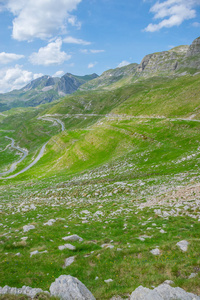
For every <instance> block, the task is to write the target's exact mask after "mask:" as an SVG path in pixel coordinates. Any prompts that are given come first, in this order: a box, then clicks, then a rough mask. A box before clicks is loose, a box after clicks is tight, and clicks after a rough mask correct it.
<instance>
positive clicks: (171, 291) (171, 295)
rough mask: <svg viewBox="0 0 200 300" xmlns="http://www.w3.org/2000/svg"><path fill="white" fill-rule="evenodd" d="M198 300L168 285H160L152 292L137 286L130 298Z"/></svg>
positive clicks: (142, 299) (190, 294) (135, 299)
mask: <svg viewBox="0 0 200 300" xmlns="http://www.w3.org/2000/svg"><path fill="white" fill-rule="evenodd" d="M170 299H173V300H180V299H181V300H200V297H199V296H196V295H194V294H192V293H187V292H186V291H184V290H183V289H181V288H179V287H176V288H173V287H171V286H170V285H168V284H166V283H165V284H161V285H159V286H158V287H156V288H154V289H153V290H151V289H148V288H145V287H143V286H139V287H138V288H137V289H136V290H135V291H134V292H133V293H132V294H131V297H130V300H170Z"/></svg>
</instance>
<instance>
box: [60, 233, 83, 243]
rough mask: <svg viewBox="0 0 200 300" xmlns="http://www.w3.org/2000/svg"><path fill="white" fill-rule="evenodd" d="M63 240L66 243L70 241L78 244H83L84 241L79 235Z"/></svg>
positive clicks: (66, 237)
mask: <svg viewBox="0 0 200 300" xmlns="http://www.w3.org/2000/svg"><path fill="white" fill-rule="evenodd" d="M62 239H63V240H64V241H70V242H76V241H79V242H82V241H83V239H82V238H81V237H80V236H78V235H77V234H73V235H69V236H65V237H63V238H62Z"/></svg>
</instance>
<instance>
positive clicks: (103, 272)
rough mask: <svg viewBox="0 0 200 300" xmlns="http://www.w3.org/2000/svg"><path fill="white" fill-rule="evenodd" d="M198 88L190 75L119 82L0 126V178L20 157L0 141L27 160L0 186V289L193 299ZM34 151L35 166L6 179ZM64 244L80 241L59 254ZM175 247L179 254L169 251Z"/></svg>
mask: <svg viewBox="0 0 200 300" xmlns="http://www.w3.org/2000/svg"><path fill="white" fill-rule="evenodd" d="M199 81H200V75H199V74H198V75H195V76H192V75H186V76H182V77H171V78H170V77H152V78H148V79H146V80H144V79H143V80H138V81H137V82H135V83H131V82H130V80H127V81H126V79H124V81H123V85H122V86H120V84H119V85H118V86H117V87H115V89H110V90H102V89H99V90H93V91H77V92H76V93H74V94H72V95H70V96H66V97H65V98H63V99H61V100H60V101H56V102H52V103H49V104H45V105H42V106H38V107H32V108H31V107H30V108H13V109H11V110H9V111H5V112H3V115H0V145H1V146H0V159H1V164H0V173H3V172H5V171H7V170H9V169H10V167H11V165H12V163H13V162H16V161H18V160H19V159H20V157H21V154H20V152H19V151H18V150H16V149H13V148H12V147H10V140H8V139H6V138H5V137H6V136H8V137H10V138H13V139H14V140H15V145H17V146H18V147H21V148H23V149H27V150H28V155H27V156H26V158H25V159H24V160H22V162H20V163H19V164H17V166H16V168H15V170H14V171H13V172H11V173H10V174H6V175H2V177H0V286H2V287H3V286H5V285H9V286H11V287H22V286H23V285H27V286H31V287H38V288H42V289H43V290H49V287H50V285H51V283H52V282H53V281H54V280H55V279H56V278H57V277H59V276H60V275H64V274H66V275H71V276H74V277H77V278H78V279H79V280H80V281H81V282H83V283H84V284H85V285H86V286H87V288H88V289H89V290H90V291H91V292H92V294H93V295H94V296H95V298H96V299H110V298H111V297H112V296H114V295H120V296H121V297H122V298H127V296H128V295H129V294H131V292H132V291H133V290H134V289H135V288H137V287H138V286H139V285H143V286H145V287H149V288H151V287H153V286H157V285H159V284H161V283H163V282H164V281H165V280H167V279H170V280H173V282H174V285H173V286H179V287H182V288H184V289H185V290H186V291H189V292H193V293H196V294H198V295H200V289H199V274H200V273H199V271H200V258H199V246H200V242H199V241H200V240H199V237H200V206H199V204H200V185H199V179H200V175H199V160H200V106H199V103H200V101H199V94H200V93H199V92H200V90H199V89H200V85H199ZM41 117H43V118H41ZM45 117H46V118H52V119H53V120H52V121H49V120H45ZM38 118H39V119H38ZM56 119H59V120H60V121H62V122H63V124H64V125H65V130H64V131H61V125H60V124H59V123H58V122H56ZM46 142H47V145H46V148H45V152H44V154H43V155H42V157H41V158H40V159H39V160H38V162H37V163H36V164H34V165H33V166H32V167H31V168H30V169H28V170H27V171H25V172H23V173H21V174H19V175H17V176H15V177H12V178H9V176H12V175H15V174H17V173H18V172H20V171H22V170H23V169H24V168H25V167H26V166H28V165H29V164H30V163H31V162H33V161H34V159H35V158H36V157H37V155H38V154H39V152H40V150H41V148H42V146H43V145H44V144H45V143H46ZM51 219H53V220H54V221H53V224H52V225H45V223H47V222H48V221H49V220H51ZM25 225H34V229H31V230H29V231H28V232H24V229H23V226H25ZM73 234H77V235H79V236H80V237H81V238H83V241H82V242H78V241H76V242H69V243H71V244H72V245H73V246H75V250H69V249H64V250H59V248H58V247H59V246H61V245H64V244H66V242H65V241H64V240H63V239H62V238H63V237H66V236H69V235H73ZM182 240H186V241H188V249H187V251H186V252H183V251H182V250H181V249H180V248H179V247H178V246H177V245H176V244H177V243H178V242H179V241H182ZM67 243H68V242H67ZM153 249H159V250H160V254H159V255H153V254H152V253H151V252H150V251H151V250H153ZM36 250H37V251H38V253H37V254H35V255H31V252H33V251H36ZM71 256H74V257H75V259H74V262H73V263H72V264H71V265H69V266H67V267H64V262H65V259H67V258H68V257H71ZM192 273H195V276H194V277H192V278H189V277H190V275H191V274H192ZM108 279H112V281H110V282H109V283H106V282H105V281H104V280H108ZM20 297H21V296H20ZM41 297H43V298H41V299H48V298H45V297H47V296H41ZM0 299H2V300H3V299H5V298H1V297H0ZM7 299H13V298H12V296H11V298H7ZM18 299H26V298H18ZM39 299H40V298H39Z"/></svg>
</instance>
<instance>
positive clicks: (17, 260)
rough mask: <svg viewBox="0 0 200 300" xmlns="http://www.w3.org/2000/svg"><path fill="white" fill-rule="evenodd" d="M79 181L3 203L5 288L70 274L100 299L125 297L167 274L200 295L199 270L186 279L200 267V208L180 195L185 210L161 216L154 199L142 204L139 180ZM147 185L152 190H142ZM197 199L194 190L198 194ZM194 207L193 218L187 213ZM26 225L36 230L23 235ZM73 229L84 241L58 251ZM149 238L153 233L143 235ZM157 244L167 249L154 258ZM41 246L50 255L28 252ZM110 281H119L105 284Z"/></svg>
mask: <svg viewBox="0 0 200 300" xmlns="http://www.w3.org/2000/svg"><path fill="white" fill-rule="evenodd" d="M72 183H73V182H72ZM79 183H80V184H79V185H77V184H75V185H73V184H72V185H68V184H67V183H66V184H63V185H62V184H61V183H60V185H57V186H54V187H51V188H48V189H45V188H42V186H39V185H37V184H36V185H35V186H34V189H33V187H32V191H31V189H30V190H29V188H28V186H27V188H24V193H21V197H16V199H15V200H14V199H13V201H12V206H10V204H9V203H7V204H6V202H5V206H4V208H2V217H1V219H0V223H1V224H2V225H1V227H0V228H1V239H0V243H1V244H0V249H1V252H0V261H1V268H0V282H1V286H4V285H6V284H7V285H9V286H15V287H21V286H22V285H29V286H31V287H40V288H42V289H44V290H48V289H49V286H50V284H51V283H52V282H53V281H54V280H55V278H57V277H59V276H60V275H63V274H66V275H68V274H69V275H71V276H75V277H77V278H78V279H79V280H81V281H82V282H83V283H84V284H85V285H86V286H87V287H88V288H89V289H90V290H91V292H92V293H93V294H94V296H95V297H96V298H97V299H109V298H111V296H113V295H117V294H118V295H121V296H123V295H125V294H127V293H131V292H132V291H133V290H134V289H135V288H136V287H138V286H139V285H143V286H146V287H151V286H157V285H158V284H160V283H162V282H163V281H164V280H166V279H171V280H173V281H174V282H175V286H180V287H182V288H184V289H186V290H187V291H191V292H194V293H199V275H197V276H196V277H195V278H192V279H188V277H189V275H190V274H191V273H198V271H199V269H200V260H199V235H200V223H199V222H198V215H199V214H200V211H199V208H198V207H197V208H196V210H195V211H193V210H191V209H192V207H188V208H187V209H186V210H185V208H184V207H185V206H186V205H187V206H188V203H190V202H189V201H188V203H187V204H186V202H187V201H185V202H181V197H180V199H175V200H174V202H173V203H174V204H173V206H174V207H176V206H175V205H176V204H178V203H179V204H180V205H179V206H178V208H179V209H180V213H179V215H178V216H173V215H172V216H169V217H168V218H163V217H161V216H159V215H158V214H157V213H156V212H155V211H154V209H155V208H160V206H156V204H155V205H154V206H153V207H149V208H148V207H147V208H145V207H144V208H143V209H141V208H139V207H140V205H142V204H143V203H145V201H144V198H143V199H142V198H141V199H140V200H139V194H140V192H139V194H138V195H136V193H135V192H136V187H137V186H138V182H135V181H129V182H124V184H120V183H117V182H116V183H115V182H112V183H99V184H98V183H95V184H92V182H90V184H89V183H88V184H86V183H84V182H82V183H84V184H83V185H82V184H81V182H79ZM144 183H145V184H147V185H148V183H147V181H146V182H145V181H144ZM134 184H135V185H134ZM145 184H144V185H145ZM146 189H147V190H148V189H149V187H148V186H146V187H145V188H144V187H143V191H145V190H146ZM17 190H18V188H17V187H16V192H17ZM19 190H20V189H19ZM21 191H22V190H21ZM6 193H7V192H4V194H6ZM198 197H199V194H196V196H195V197H194V199H199V198H198ZM194 201H196V200H194ZM31 203H32V204H34V205H35V207H36V208H35V209H31V207H30V204H31ZM191 203H192V202H191ZM161 209H162V210H165V211H168V212H170V211H171V210H172V207H171V206H168V204H167V202H166V204H165V205H164V206H163V207H161ZM190 211H191V214H192V215H193V216H196V217H195V218H194V217H190V216H189V214H190ZM50 219H54V220H56V221H55V222H54V224H53V225H52V226H48V225H44V223H45V222H47V221H48V220H50ZM28 224H33V225H34V226H35V229H33V230H30V231H29V232H25V233H24V232H23V226H24V225H28ZM161 229H163V230H164V232H165V233H162V232H160V230H161ZM71 234H78V235H79V236H81V237H82V238H83V242H80V243H79V242H73V243H71V244H73V245H74V246H75V247H76V250H74V251H72V250H62V251H60V250H59V249H58V246H60V245H64V244H65V243H66V242H65V241H63V240H62V238H63V237H65V236H68V235H71ZM143 235H146V236H148V237H147V238H145V240H144V241H141V240H140V239H138V238H139V237H141V236H143ZM24 237H26V238H27V239H23V238H24ZM181 240H187V241H188V242H189V247H188V251H187V252H182V251H181V250H180V249H179V248H178V247H177V246H176V243H177V242H178V241H181ZM103 244H108V245H107V246H108V247H107V246H106V247H102V245H103ZM110 245H111V246H113V247H111V248H109V247H110ZM157 246H158V247H159V249H160V251H161V254H160V255H159V256H154V255H152V254H151V253H150V250H152V249H155V248H156V247H157ZM35 250H38V251H39V252H43V251H47V253H45V252H44V253H40V254H37V255H33V256H32V257H30V253H31V252H32V251H35ZM19 253H20V254H19ZM70 256H75V261H74V263H73V264H72V265H70V266H68V267H67V268H65V269H63V265H64V261H65V259H66V258H67V257H70ZM13 275H14V276H13ZM97 277H98V278H97ZM106 279H112V280H113V281H112V282H110V283H109V284H107V283H105V282H104V280H106Z"/></svg>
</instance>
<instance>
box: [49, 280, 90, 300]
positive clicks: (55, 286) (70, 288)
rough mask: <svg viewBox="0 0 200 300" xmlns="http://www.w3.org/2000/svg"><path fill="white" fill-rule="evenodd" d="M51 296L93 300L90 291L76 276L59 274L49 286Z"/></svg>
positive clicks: (65, 299)
mask: <svg viewBox="0 0 200 300" xmlns="http://www.w3.org/2000/svg"><path fill="white" fill-rule="evenodd" d="M50 293H51V295H52V296H57V297H60V299H62V300H95V298H94V296H93V295H92V293H91V292H90V291H89V290H88V289H87V288H86V286H85V285H84V284H83V283H82V282H80V281H79V280H78V279H77V278H75V277H72V276H70V275H61V276H60V277H58V278H57V279H56V280H55V282H53V283H52V284H51V286H50Z"/></svg>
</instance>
